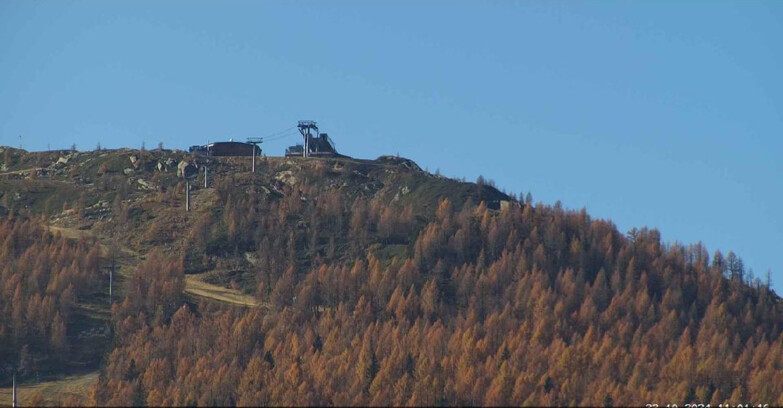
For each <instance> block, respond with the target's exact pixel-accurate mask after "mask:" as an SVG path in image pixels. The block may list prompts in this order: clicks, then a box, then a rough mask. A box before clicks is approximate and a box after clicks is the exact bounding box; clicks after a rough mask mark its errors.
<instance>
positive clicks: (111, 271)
mask: <svg viewBox="0 0 783 408" xmlns="http://www.w3.org/2000/svg"><path fill="white" fill-rule="evenodd" d="M112 286H114V258H112V260H111V269H109V310H111V305H113V304H114V295H113V293H112Z"/></svg>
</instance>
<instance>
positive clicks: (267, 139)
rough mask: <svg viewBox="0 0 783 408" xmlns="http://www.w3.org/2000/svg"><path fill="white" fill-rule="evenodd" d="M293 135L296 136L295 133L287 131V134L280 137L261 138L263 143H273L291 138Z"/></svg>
mask: <svg viewBox="0 0 783 408" xmlns="http://www.w3.org/2000/svg"><path fill="white" fill-rule="evenodd" d="M294 134H296V131H294V130H289V131H288V132H286V133H284V134H281V135H278V136H273V137H263V138H262V139H264V141H265V142H271V141H274V140H280V139H284V138H286V137H289V136H292V135H294Z"/></svg>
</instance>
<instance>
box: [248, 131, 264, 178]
mask: <svg viewBox="0 0 783 408" xmlns="http://www.w3.org/2000/svg"><path fill="white" fill-rule="evenodd" d="M247 143H248V144H251V145H253V167H252V169H253V170H252V172H253V173H255V172H256V150H261V149H260V148H259V147H258V145H260V144H261V143H264V138H263V137H248V138H247Z"/></svg>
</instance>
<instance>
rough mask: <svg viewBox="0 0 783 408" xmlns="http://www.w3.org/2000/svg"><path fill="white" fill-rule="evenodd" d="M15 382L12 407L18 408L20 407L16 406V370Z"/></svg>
mask: <svg viewBox="0 0 783 408" xmlns="http://www.w3.org/2000/svg"><path fill="white" fill-rule="evenodd" d="M13 382H14V385H13V387H14V390H13V396H12V397H11V398H12V402H11V406H12V407H14V408H16V407H17V406H18V405H17V404H16V370H14V379H13Z"/></svg>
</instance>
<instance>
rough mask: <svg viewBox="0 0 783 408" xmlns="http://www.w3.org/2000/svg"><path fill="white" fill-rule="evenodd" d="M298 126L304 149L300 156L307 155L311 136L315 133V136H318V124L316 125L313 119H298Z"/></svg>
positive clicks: (308, 154)
mask: <svg viewBox="0 0 783 408" xmlns="http://www.w3.org/2000/svg"><path fill="white" fill-rule="evenodd" d="M298 127H299V133H301V134H302V137H303V138H304V151H303V152H302V157H309V156H310V140H311V139H312V138H313V135H315V137H316V138H317V137H318V126H316V124H315V121H314V120H300V121H299V125H298Z"/></svg>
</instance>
